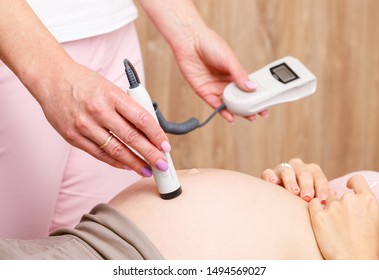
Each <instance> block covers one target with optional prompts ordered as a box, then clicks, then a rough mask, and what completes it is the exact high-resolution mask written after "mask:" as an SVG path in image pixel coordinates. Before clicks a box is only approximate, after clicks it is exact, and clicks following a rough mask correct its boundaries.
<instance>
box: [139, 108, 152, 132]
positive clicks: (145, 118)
mask: <svg viewBox="0 0 379 280" xmlns="http://www.w3.org/2000/svg"><path fill="white" fill-rule="evenodd" d="M149 117H150V114H149V113H148V112H141V113H140V114H139V115H138V118H137V127H138V128H140V129H142V128H145V127H146V126H147V124H148V122H149Z"/></svg>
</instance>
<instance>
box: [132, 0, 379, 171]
mask: <svg viewBox="0 0 379 280" xmlns="http://www.w3.org/2000/svg"><path fill="white" fill-rule="evenodd" d="M178 1H180V0H178ZM194 3H195V5H196V6H197V7H198V9H199V11H200V14H201V15H202V16H203V18H204V20H205V21H206V22H207V23H208V25H209V26H211V27H212V28H213V29H214V30H215V31H217V32H218V33H219V34H220V35H221V36H222V37H223V38H224V39H225V40H226V41H227V42H228V43H229V44H230V45H231V47H232V48H233V50H234V51H235V53H236V54H237V56H238V57H239V58H240V60H241V63H242V64H243V66H244V67H245V68H246V69H247V70H248V72H252V71H254V70H256V69H258V68H260V67H261V66H264V65H265V64H267V63H269V62H271V61H273V60H275V59H278V58H280V57H282V56H285V55H292V56H294V57H297V58H299V59H300V60H301V61H302V62H303V63H304V64H305V65H307V66H308V67H309V68H310V69H311V70H312V72H313V73H314V74H315V75H316V76H317V78H318V89H317V92H316V94H314V95H313V96H311V97H308V98H306V99H302V100H300V101H297V102H294V103H289V104H285V105H281V106H277V107H273V108H271V109H270V111H269V112H270V117H269V118H268V119H262V118H258V119H257V121H256V122H253V123H250V122H248V121H247V120H245V119H242V118H239V119H238V120H237V121H236V122H235V124H233V125H229V124H228V123H227V122H226V121H224V120H223V119H222V118H221V117H220V116H217V117H216V118H215V119H214V120H213V121H212V122H210V123H209V124H208V125H207V126H205V127H203V128H201V129H198V130H196V131H193V132H192V133H190V134H187V135H184V136H169V137H170V141H171V144H172V146H173V150H172V157H173V159H174V163H175V166H176V167H177V168H178V169H182V168H192V167H202V168H206V167H215V168H226V169H232V170H237V171H242V172H245V173H248V174H252V175H256V176H259V175H260V174H261V171H262V170H263V169H265V168H267V167H270V166H275V165H276V164H278V163H280V162H283V161H286V160H288V159H290V158H292V157H300V158H302V159H304V160H305V161H307V162H316V163H318V164H320V165H321V166H322V167H323V169H324V170H325V172H326V174H327V175H328V177H329V178H333V177H336V176H339V175H343V174H345V173H347V172H350V171H354V170H362V169H374V170H378V171H379V1H377V0H194ZM137 26H138V29H139V33H140V39H141V45H142V50H143V56H144V60H145V70H146V78H147V88H148V90H149V92H150V94H151V95H152V98H153V99H155V100H157V101H158V102H159V105H160V108H161V110H162V111H163V112H164V115H165V116H166V119H168V120H173V121H183V120H186V119H187V118H189V117H191V116H195V117H197V118H199V119H200V120H204V119H206V117H208V115H209V114H210V113H211V112H212V110H211V109H210V108H209V107H208V106H207V105H206V104H205V103H204V102H202V101H201V100H200V98H199V97H197V96H196V95H195V94H194V93H193V92H192V91H191V89H190V88H189V86H188V85H187V84H186V82H185V81H184V79H183V77H182V76H181V74H180V72H179V70H178V67H177V66H176V63H175V60H174V58H173V55H172V53H171V50H170V48H169V47H168V45H167V43H166V42H165V41H164V40H163V39H162V37H161V36H160V35H159V33H158V32H157V30H156V29H155V27H153V26H152V24H151V23H150V22H149V20H148V18H147V17H146V16H145V14H144V13H143V11H142V10H141V11H140V17H139V19H138V21H137Z"/></svg>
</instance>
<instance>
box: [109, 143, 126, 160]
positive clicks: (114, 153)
mask: <svg viewBox="0 0 379 280" xmlns="http://www.w3.org/2000/svg"><path fill="white" fill-rule="evenodd" d="M109 154H110V156H111V157H113V158H116V159H118V158H122V157H123V156H124V155H125V148H124V146H123V145H121V144H116V146H114V147H113V148H112V149H111V150H110V152H109Z"/></svg>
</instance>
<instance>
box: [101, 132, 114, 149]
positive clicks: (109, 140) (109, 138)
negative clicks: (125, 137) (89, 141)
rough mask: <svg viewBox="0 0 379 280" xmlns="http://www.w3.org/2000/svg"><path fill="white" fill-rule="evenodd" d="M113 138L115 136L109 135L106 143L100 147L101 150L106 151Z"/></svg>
mask: <svg viewBox="0 0 379 280" xmlns="http://www.w3.org/2000/svg"><path fill="white" fill-rule="evenodd" d="M112 138H113V134H112V133H111V135H109V137H108V138H107V140H105V142H104V143H103V144H102V145H100V146H99V148H100V149H104V148H105V147H106V146H108V144H109V142H111V140H112Z"/></svg>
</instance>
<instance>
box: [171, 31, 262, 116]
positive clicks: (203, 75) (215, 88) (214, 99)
mask: <svg viewBox="0 0 379 280" xmlns="http://www.w3.org/2000/svg"><path fill="white" fill-rule="evenodd" d="M173 52H174V55H175V57H176V60H177V63H178V65H179V68H180V70H181V71H182V73H183V75H184V77H185V79H186V80H187V82H188V83H189V84H190V86H191V87H192V88H193V90H194V91H195V92H196V93H197V94H198V95H199V96H200V97H201V98H202V99H203V100H204V101H205V102H206V103H208V104H209V105H210V106H211V107H212V108H214V109H216V108H217V107H219V106H220V105H221V104H222V103H223V99H222V94H223V90H224V88H225V86H226V85H227V84H228V83H230V82H234V83H235V84H236V85H237V86H238V87H239V88H240V89H241V90H243V91H246V92H252V91H254V90H255V85H254V83H253V82H252V81H250V80H249V78H248V73H247V72H246V71H245V69H244V68H243V67H242V66H241V64H240V62H239V60H238V58H237V57H236V55H235V54H234V53H233V51H232V50H231V49H230V47H229V46H228V44H227V43H226V42H225V41H224V40H223V39H222V38H221V37H220V36H219V35H218V34H217V33H215V32H214V31H213V30H211V29H210V28H208V27H207V26H203V27H201V28H199V30H197V32H196V34H195V35H193V36H188V37H187V39H186V40H185V41H181V42H180V43H178V42H177V43H176V44H175V46H174V47H173ZM247 94H248V93H247ZM220 114H221V116H222V117H224V118H225V119H226V120H227V121H228V122H232V121H233V120H234V115H233V114H232V113H231V112H229V111H227V110H222V111H221V112H220ZM259 115H261V116H262V117H268V111H267V110H265V111H262V112H260V113H259ZM246 118H247V119H249V120H251V121H253V120H255V118H256V115H255V114H254V115H251V116H248V117H246Z"/></svg>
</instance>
